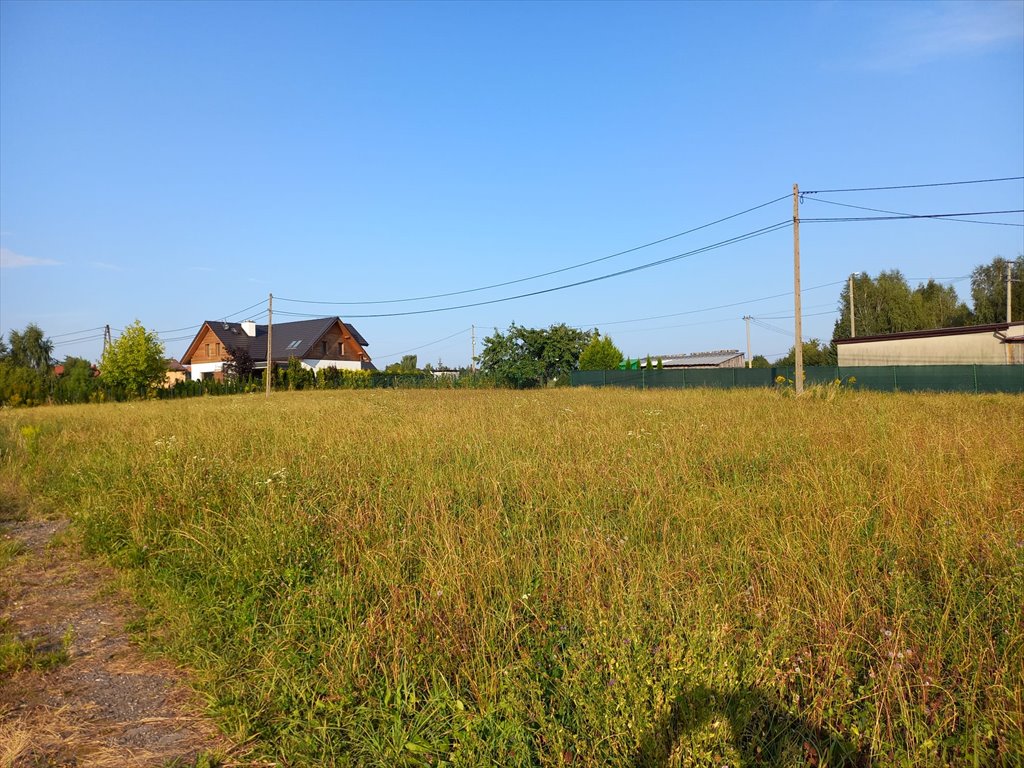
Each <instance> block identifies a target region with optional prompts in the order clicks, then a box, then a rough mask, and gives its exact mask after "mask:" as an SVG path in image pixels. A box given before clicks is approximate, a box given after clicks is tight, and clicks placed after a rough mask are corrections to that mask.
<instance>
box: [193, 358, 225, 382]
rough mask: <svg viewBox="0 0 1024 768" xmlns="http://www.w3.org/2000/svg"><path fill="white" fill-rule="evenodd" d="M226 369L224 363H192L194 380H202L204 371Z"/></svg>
mask: <svg viewBox="0 0 1024 768" xmlns="http://www.w3.org/2000/svg"><path fill="white" fill-rule="evenodd" d="M221 370H224V363H223V362H217V363H192V373H191V377H192V381H202V378H203V374H204V373H216V372H217V371H221Z"/></svg>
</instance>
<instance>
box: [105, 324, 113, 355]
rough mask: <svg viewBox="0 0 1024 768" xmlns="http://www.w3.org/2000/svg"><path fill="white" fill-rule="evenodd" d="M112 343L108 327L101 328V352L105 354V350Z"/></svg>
mask: <svg viewBox="0 0 1024 768" xmlns="http://www.w3.org/2000/svg"><path fill="white" fill-rule="evenodd" d="M113 343H114V342H113V341H112V340H111V338H110V325H105V326H103V351H104V352H106V351H107V348H108V347H109V346H110V345H111V344H113Z"/></svg>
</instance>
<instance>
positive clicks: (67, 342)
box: [53, 333, 103, 348]
mask: <svg viewBox="0 0 1024 768" xmlns="http://www.w3.org/2000/svg"><path fill="white" fill-rule="evenodd" d="M102 338H103V334H102V333H99V334H96V335H95V336H85V337H83V338H81V339H67V340H65V341H58V342H56V343H55V344H54V345H53V346H54V348H57V347H67V346H71V345H72V344H84V343H85V342H87V341H98V340H100V339H102Z"/></svg>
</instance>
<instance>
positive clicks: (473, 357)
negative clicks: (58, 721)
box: [469, 325, 476, 373]
mask: <svg viewBox="0 0 1024 768" xmlns="http://www.w3.org/2000/svg"><path fill="white" fill-rule="evenodd" d="M469 329H470V332H471V334H472V338H473V342H472V343H473V354H472V355H471V356H470V358H469V371H470V373H476V326H475V325H471V326H469Z"/></svg>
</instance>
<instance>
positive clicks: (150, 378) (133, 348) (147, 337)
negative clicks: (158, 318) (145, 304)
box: [100, 320, 167, 396]
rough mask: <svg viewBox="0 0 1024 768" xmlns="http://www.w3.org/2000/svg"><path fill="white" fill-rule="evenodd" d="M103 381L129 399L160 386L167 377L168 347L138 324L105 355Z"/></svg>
mask: <svg viewBox="0 0 1024 768" xmlns="http://www.w3.org/2000/svg"><path fill="white" fill-rule="evenodd" d="M100 372H101V373H100V377H101V379H102V380H103V381H104V382H105V383H107V384H109V385H111V386H113V387H117V388H119V389H123V390H124V391H125V392H126V393H127V394H128V395H129V396H135V395H141V394H144V393H145V392H146V391H148V390H150V389H154V388H155V387H157V386H159V385H160V383H161V382H162V381H163V380H164V377H165V376H166V375H167V365H166V364H165V363H164V345H163V344H161V343H160V339H159V338H157V335H156V334H155V333H153V332H151V331H147V330H146V329H145V328H143V327H142V323H140V322H139V321H138V320H136V321H135V322H134V323H132V324H131V325H129V326H128V327H127V328H125V329H124V332H123V333H122V334H121V335H120V336H119V337H118V338H117V339H116V340H114V342H113V343H111V344H110V346H108V347H107V348H106V349H105V350H104V351H103V359H102V361H101V362H100Z"/></svg>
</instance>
